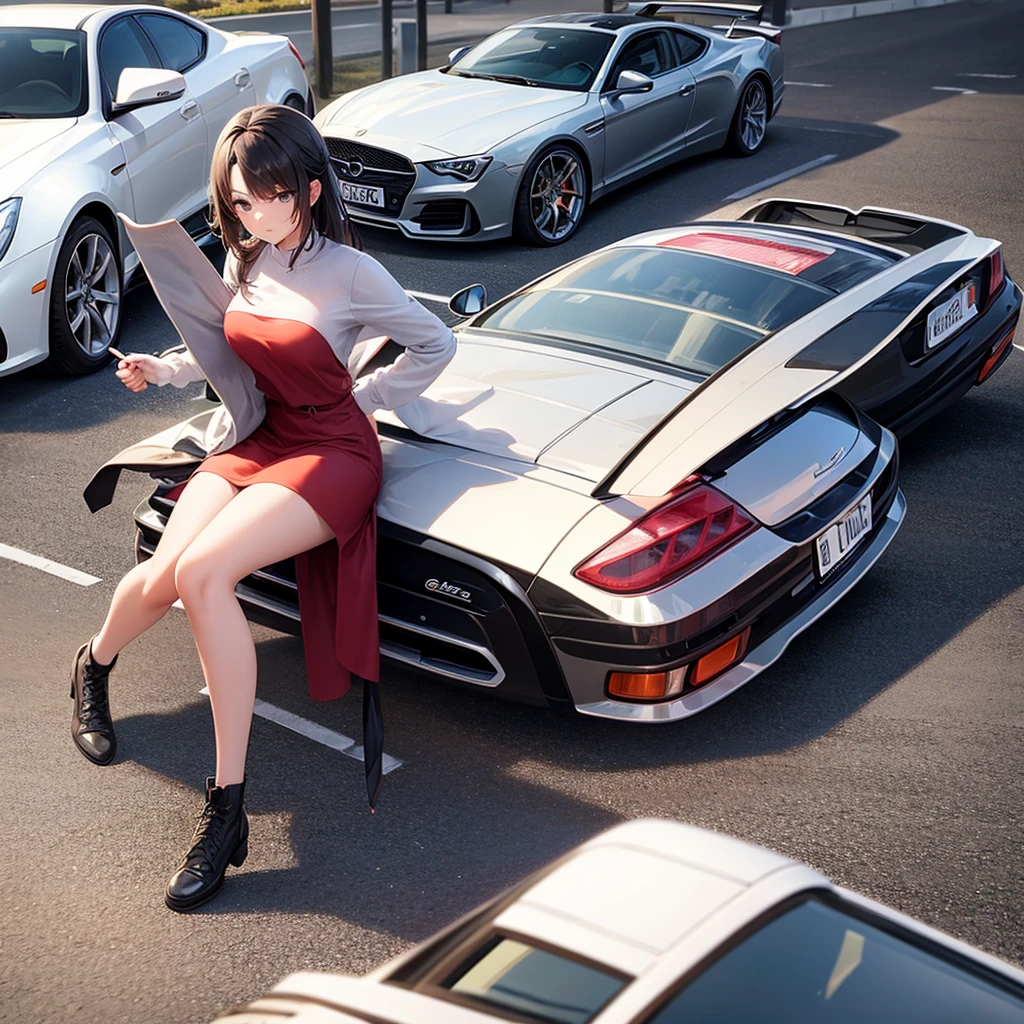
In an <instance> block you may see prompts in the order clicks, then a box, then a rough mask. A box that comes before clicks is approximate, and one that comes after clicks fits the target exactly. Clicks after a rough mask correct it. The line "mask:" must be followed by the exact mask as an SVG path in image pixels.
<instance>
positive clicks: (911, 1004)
mask: <svg viewBox="0 0 1024 1024" xmlns="http://www.w3.org/2000/svg"><path fill="white" fill-rule="evenodd" d="M879 923H880V924H881V923H882V922H879ZM1014 993H1015V987H1014V986H1013V984H1012V982H1010V981H1007V983H1006V987H1005V988H1004V987H1002V986H1001V985H1000V984H999V983H998V982H997V981H996V980H995V978H994V977H992V978H990V977H989V976H986V975H985V974H983V973H982V971H981V970H980V969H979V971H978V973H974V972H973V971H971V970H970V968H969V967H967V966H961V965H960V964H959V963H954V962H953V961H952V960H947V959H945V958H943V957H941V956H940V955H938V954H937V953H932V952H929V951H928V950H927V949H925V948H924V947H922V946H918V945H916V944H914V943H912V942H910V941H907V940H904V939H903V938H900V937H897V936H896V935H895V934H892V933H890V932H889V931H883V930H882V929H881V928H880V927H879V928H876V927H874V926H873V925H871V924H868V923H867V922H865V921H863V920H861V919H860V918H859V917H853V916H851V915H849V914H846V913H844V912H843V911H842V910H840V909H837V908H836V907H834V906H831V905H829V904H826V903H824V902H823V901H820V900H818V899H813V898H812V899H808V900H806V901H804V902H803V903H800V904H798V905H797V906H795V907H793V908H791V909H790V910H787V911H785V912H784V913H782V914H780V915H779V916H778V917H775V918H773V919H772V920H771V921H769V922H768V923H767V924H765V925H764V926H763V927H762V928H760V929H759V930H758V931H756V932H754V934H752V935H750V936H748V937H747V938H746V939H744V940H743V941H742V942H740V943H739V945H736V946H733V947H732V948H731V949H729V950H728V951H727V952H726V953H725V954H724V955H723V956H721V957H719V958H718V959H717V960H715V961H713V962H712V963H711V964H710V966H708V967H706V968H705V969H704V970H702V971H701V972H700V973H699V974H698V975H697V976H696V977H695V978H694V979H693V980H691V981H689V982H688V983H687V984H686V986H685V988H683V989H682V991H680V992H679V993H678V994H677V995H675V996H674V997H673V998H672V999H671V1000H670V1001H669V1002H668V1003H666V1004H664V1005H663V1006H662V1007H661V1008H660V1009H658V1010H657V1011H656V1012H655V1013H653V1014H652V1015H651V1016H649V1017H648V1018H646V1024H683V1022H684V1021H685V1022H687V1024H692V1022H693V1021H707V1020H728V1021H743V1022H744V1024H773V1022H776V1021H787V1022H788V1024H860V1022H863V1021H871V1022H872V1024H906V1022H907V1021H985V1022H986V1024H1021V1022H1024V993H1019V994H1014Z"/></svg>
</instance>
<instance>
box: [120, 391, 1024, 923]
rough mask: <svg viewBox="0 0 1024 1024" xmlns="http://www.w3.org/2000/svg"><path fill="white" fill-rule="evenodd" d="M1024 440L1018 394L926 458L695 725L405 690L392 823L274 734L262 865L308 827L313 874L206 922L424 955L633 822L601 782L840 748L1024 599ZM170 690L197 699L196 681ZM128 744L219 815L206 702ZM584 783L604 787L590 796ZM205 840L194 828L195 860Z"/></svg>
mask: <svg viewBox="0 0 1024 1024" xmlns="http://www.w3.org/2000/svg"><path fill="white" fill-rule="evenodd" d="M1017 421H1018V410H1017V408H1016V406H1015V402H1014V395H1013V393H1012V388H1011V387H1010V385H1009V383H1008V382H1006V381H1003V382H1000V381H999V377H998V376H997V377H996V378H994V379H993V381H992V382H990V383H989V385H987V386H986V388H985V389H984V390H982V391H977V392H973V393H972V394H971V395H970V396H969V397H967V398H965V399H964V400H962V401H960V402H959V403H958V404H956V405H955V406H954V407H953V408H952V409H950V410H949V411H947V412H946V413H944V414H942V415H941V416H940V417H939V418H938V419H937V420H936V421H934V422H932V423H930V424H926V425H925V426H924V427H922V428H920V429H919V430H918V431H917V432H916V433H914V434H912V435H911V436H910V437H909V438H907V439H906V440H905V441H904V442H903V444H902V446H901V451H902V457H903V461H902V467H903V469H902V473H903V482H904V489H905V491H906V493H907V496H908V502H909V507H910V514H909V515H908V516H907V519H906V520H905V523H904V526H903V528H902V529H901V531H900V533H899V534H898V535H897V537H896V539H895V541H894V542H893V544H892V546H891V547H890V548H889V550H888V551H887V552H886V553H885V554H884V555H883V557H882V558H881V560H880V561H879V563H878V565H877V566H876V567H875V568H874V569H873V571H872V572H871V573H870V574H869V575H868V576H867V577H866V578H865V580H863V581H862V582H861V583H860V584H859V585H858V586H857V587H856V588H855V589H854V590H853V591H852V592H851V594H850V595H848V596H847V597H846V598H844V600H843V601H842V602H840V604H838V605H837V606H836V608H835V609H833V610H832V611H831V612H830V613H829V614H827V615H826V616H825V617H824V618H823V619H821V620H819V621H818V622H817V623H815V624H814V625H812V626H811V627H810V629H808V630H807V631H806V632H805V633H803V634H802V635H801V636H800V637H798V638H797V639H796V640H795V641H794V642H793V644H792V645H791V646H790V648H789V649H788V651H787V652H786V653H785V654H784V655H783V657H782V659H781V660H780V661H779V662H778V663H776V665H774V666H773V667H772V668H770V669H768V670H767V671H766V672H764V673H763V674H762V675H761V676H759V677H757V678H756V679H755V680H754V681H752V682H751V683H750V684H749V685H748V686H746V687H745V688H744V689H742V690H740V691H739V692H738V693H736V694H734V695H732V696H731V697H729V698H727V699H726V700H724V701H722V702H720V703H719V704H717V705H715V706H713V707H712V708H710V709H708V710H707V711H705V712H703V713H702V714H699V715H697V716H695V717H693V718H691V719H688V720H685V721H683V722H679V723H674V724H671V725H664V726H656V727H638V726H631V725H624V724H618V723H610V722H605V721H599V720H594V719H587V718H582V717H568V716H562V715H558V714H556V713H555V712H552V711H548V710H545V709H540V708H533V707H528V706H523V705H514V704H506V703H502V702H499V701H496V700H494V699H492V698H489V697H487V696H486V695H484V694H481V693H479V692H476V691H470V690H461V689H457V688H454V687H451V686H447V685H443V684H435V683H432V682H428V681H424V680H419V679H415V678H412V677H406V676H401V675H395V674H393V673H390V672H389V673H388V674H387V675H386V679H385V683H384V690H383V693H384V709H385V720H386V723H387V730H388V732H387V738H386V742H385V748H386V749H387V750H388V751H389V752H390V753H392V754H394V755H395V756H398V757H400V758H402V759H403V761H404V762H405V764H404V765H403V767H402V768H401V769H399V770H398V771H396V772H394V773H392V774H390V775H388V776H387V777H386V778H385V781H384V787H383V790H382V794H381V798H380V801H379V803H378V813H377V814H376V815H374V816H371V815H370V814H369V813H368V810H367V805H366V799H365V790H364V784H363V771H362V765H361V764H360V763H358V762H355V761H353V760H351V759H348V758H345V757H342V756H341V755H339V754H338V753H336V752H335V751H332V750H330V749H328V748H325V747H322V746H320V745H318V744H314V743H312V742H309V741H307V740H304V739H300V738H298V737H296V736H295V735H294V734H291V733H288V732H286V731H285V730H283V729H281V728H280V727H279V726H277V725H273V724H271V723H268V722H265V721H263V720H261V719H256V720H255V722H254V727H253V737H252V742H251V744H250V754H249V768H248V771H249V787H248V794H247V803H248V806H249V810H250V813H251V814H253V815H254V816H255V820H256V824H255V826H254V840H253V849H254V850H259V848H260V837H259V832H260V830H261V826H260V824H259V816H260V815H263V814H279V813H287V814H289V815H291V823H290V833H289V838H290V842H291V846H292V851H293V854H294V858H295V860H296V861H297V865H296V866H295V867H294V868H288V869H283V870H264V871H261V870H254V869H252V865H251V863H250V864H247V865H246V868H245V870H243V871H240V872H239V871H232V872H230V873H229V883H228V884H227V885H226V886H225V889H224V891H223V892H222V894H221V896H219V897H218V899H217V900H216V901H214V902H213V903H211V904H210V905H209V906H208V907H207V908H204V909H203V910H201V911H199V913H206V914H223V913H239V912H242V913H245V912H252V913H256V912H264V911H281V912H288V913H303V912H316V913H321V914H323V913H330V914H334V915H337V916H338V917H339V918H341V919H344V920H348V921H354V922H357V923H359V924H360V925H363V926H365V927H368V928H373V929H380V930H384V931H386V932H389V933H391V934H394V935H398V936H401V937H402V938H403V939H406V940H408V941H416V940H419V939H422V938H424V937H425V936H426V935H428V934H430V933H431V932H432V931H433V930H435V929H436V928H438V927H440V926H441V925H443V924H445V923H447V922H448V921H450V920H451V919H453V918H454V917H455V916H457V915H458V914H461V913H464V912H466V911H468V910H469V909H471V908H472V907H473V906H475V905H476V904H477V903H479V902H480V901H482V900H483V899H485V898H487V897H490V896H492V895H494V894H495V893H497V892H499V891H500V890H502V889H504V888H506V887H507V886H509V885H511V884H513V883H515V882H517V881H518V880H520V879H522V878H523V877H525V875H526V874H527V873H528V872H530V871H532V870H534V869H536V868H538V867H540V866H542V865H543V864H544V863H546V862H547V861H549V860H550V859H552V858H553V857H556V856H558V855H560V854H562V853H564V852H565V851H566V850H568V849H569V848H571V847H572V846H573V845H575V844H576V843H578V842H580V841H582V840H584V839H586V838H588V837H589V836H591V835H593V834H595V833H596V832H598V831H600V830H602V829H604V828H607V827H609V826H611V825H612V824H614V823H615V822H617V821H618V820H620V814H619V813H618V811H612V810H610V809H609V808H607V807H604V806H601V804H600V803H599V802H598V801H599V798H600V791H601V787H600V780H599V776H600V775H609V776H624V777H626V778H627V780H628V781H629V782H631V783H632V782H635V784H636V785H637V786H638V787H639V788H640V789H641V790H644V791H649V790H650V789H651V788H652V787H653V788H655V789H657V788H659V781H658V771H659V769H661V768H662V767H664V766H674V765H695V764H701V763H705V762H716V761H728V760H732V759H739V758H753V757H762V756H766V755H771V754H775V753H780V752H783V751H786V750H789V749H791V748H794V747H798V746H800V745H801V744H805V743H808V742H811V741H813V740H815V739H817V738H819V737H821V736H823V735H824V734H826V733H828V732H829V731H830V730H832V729H834V728H836V727H837V726H839V725H841V724H842V723H843V722H844V721H845V720H846V719H848V718H849V717H850V716H851V715H853V714H854V713H855V712H857V711H858V710H859V709H860V708H862V707H863V706H864V705H865V704H866V703H868V702H869V701H870V700H871V699H872V698H874V697H875V696H876V695H878V694H880V693H881V692H883V691H884V690H886V689H887V688H888V687H889V686H890V685H892V684H893V683H894V682H896V681H897V680H898V679H900V678H901V677H902V676H903V675H905V674H906V673H908V672H909V671H910V670H912V669H913V668H914V667H915V666H916V665H918V664H919V663H920V662H922V661H923V660H925V659H927V658H929V657H930V656H931V655H933V654H934V653H935V652H936V651H937V650H938V649H940V648H941V647H943V646H944V645H945V644H947V643H949V642H950V641H952V640H953V639H954V638H955V637H956V636H957V635H958V634H959V633H961V632H962V631H963V630H964V629H965V628H967V627H968V626H969V625H970V624H971V623H972V622H973V621H974V620H975V619H977V618H978V617H979V616H980V615H982V614H983V613H984V612H985V611H986V609H988V608H989V607H991V606H992V605H994V604H995V603H997V602H998V601H1000V600H1001V599H1002V598H1004V597H1005V596H1007V595H1008V594H1010V593H1012V592H1014V591H1016V590H1017V589H1019V588H1021V587H1024V562H1021V560H1020V558H1019V557H1018V553H1017V549H1016V546H1015V543H1014V540H1013V538H1010V537H1005V536H1003V534H1002V532H1001V519H1000V513H999V501H998V495H999V494H1000V493H1001V490H1002V489H1003V488H1004V487H1005V480H1004V473H1005V469H1004V467H1005V466H1006V465H1007V460H1008V459H1010V458H1012V457H1013V454H1014V445H1015V441H1014V437H1015V428H1016V424H1017ZM965 466H969V467H970V471H969V472H968V471H965ZM257 649H258V653H259V664H260V684H259V696H260V698H261V699H263V700H266V701H268V702H270V703H272V704H275V705H277V706H279V707H284V708H286V709H288V710H290V711H292V712H294V713H296V714H299V715H301V716H303V717H306V718H310V719H313V720H315V721H316V722H318V723H319V724H321V725H325V726H327V727H328V728H331V729H335V730H337V731H340V732H342V733H345V734H346V735H350V736H354V737H357V738H358V737H359V736H360V725H359V714H360V699H359V693H358V691H357V690H356V691H353V692H352V693H351V694H349V695H348V697H346V698H344V699H342V700H340V701H332V702H326V703H322V704H313V703H312V702H310V701H309V700H308V698H307V695H306V679H305V672H304V669H303V659H302V648H301V643H300V641H299V640H298V639H296V638H293V637H285V636H279V635H273V636H272V638H271V639H268V640H263V641H262V642H260V643H259V644H258V648H257ZM190 655H191V652H190ZM194 662H195V659H194V658H191V660H190V661H189V664H190V665H192V666H193V667H192V668H190V669H189V672H190V674H191V673H195V674H196V679H197V680H198V679H199V676H198V666H197V664H193V663H194ZM166 671H167V673H168V678H169V680H170V679H179V680H180V671H181V666H168V667H167V668H166ZM969 682H970V681H969V680H965V681H964V684H965V685H969ZM171 685H173V683H172V684H171ZM199 685H200V683H199V682H198V681H197V683H196V689H197V690H198V687H199ZM118 739H119V750H120V753H119V759H123V760H134V761H136V762H137V763H139V764H141V765H143V766H145V767H146V768H149V769H150V770H152V771H154V772H158V773H160V774H162V775H165V776H168V777H170V778H174V779H177V780H179V781H181V782H183V783H184V784H186V785H188V786H191V787H194V788H195V789H196V793H197V796H196V808H197V810H198V808H199V806H200V805H201V802H202V798H201V795H200V794H201V789H202V782H203V777H204V776H205V774H206V770H207V768H206V766H210V768H209V770H211V771H212V765H213V737H212V728H211V723H210V714H209V709H208V705H207V704H206V702H205V701H203V700H202V699H201V698H197V702H196V703H195V704H194V705H191V706H189V707H188V708H187V709H186V710H184V711H182V712H178V713H175V714H173V715H170V716H166V717H160V716H141V717H135V718H130V719H127V720H124V721H119V722H118ZM296 758H297V759H298V761H296ZM579 773H583V774H585V775H593V776H595V778H594V779H593V780H591V781H586V782H584V783H583V784H581V785H574V784H573V781H572V780H573V776H574V775H575V776H577V777H578V776H579ZM675 778H676V779H678V778H679V776H678V773H676V775H675ZM617 791H621V787H619V788H618V790H617ZM594 794H596V795H594ZM661 795H662V797H664V796H665V794H661ZM766 799H770V795H769V796H768V797H766ZM672 800H674V801H675V805H674V806H673V807H672V811H673V816H675V817H678V818H679V819H681V820H684V821H685V820H688V818H689V817H690V816H691V815H690V810H691V808H694V807H696V806H698V805H699V806H703V805H705V804H706V794H701V795H700V796H699V797H695V798H694V799H693V800H692V801H691V800H690V799H689V798H688V794H687V792H686V790H685V788H680V789H679V791H678V793H676V794H673V795H669V801H670V802H671V801H672ZM189 829H190V824H189V822H187V821H182V823H181V838H182V852H184V848H185V844H186V843H187V839H188V835H189Z"/></svg>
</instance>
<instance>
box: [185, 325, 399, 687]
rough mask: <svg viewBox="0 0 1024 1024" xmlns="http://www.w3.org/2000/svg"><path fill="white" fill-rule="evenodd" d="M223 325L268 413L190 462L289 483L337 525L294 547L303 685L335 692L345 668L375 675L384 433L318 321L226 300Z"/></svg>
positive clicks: (240, 477)
mask: <svg viewBox="0 0 1024 1024" xmlns="http://www.w3.org/2000/svg"><path fill="white" fill-rule="evenodd" d="M224 334H225V337H226V338H227V341H228V344H229V345H230V346H231V347H232V349H234V351H235V352H236V353H238V355H239V357H240V358H241V359H242V360H243V361H244V362H246V363H247V364H248V365H249V366H250V367H251V368H252V370H253V373H254V374H255V377H256V386H257V387H258V388H259V389H260V391H262V392H263V393H264V395H265V396H266V400H267V414H266V417H265V419H264V420H263V422H262V423H261V424H260V426H259V427H257V428H256V430H255V431H254V432H253V433H252V434H250V435H249V436H248V437H247V438H245V439H244V440H243V441H240V442H239V443H238V444H236V445H234V446H233V447H232V448H230V449H229V450H228V451H226V452H222V453H220V454H218V455H211V456H208V457H207V458H206V459H204V460H203V462H202V463H201V464H200V465H199V467H198V469H197V470H196V472H197V473H202V472H205V473H216V474H217V475H218V476H221V477H223V478H224V479H225V480H228V481H229V482H230V483H232V484H234V485H235V486H236V487H246V486H248V485H249V484H255V483H275V484H280V485H281V486H283V487H287V488H288V489H289V490H292V491H294V492H295V493H296V494H299V495H301V496H302V497H303V498H304V499H305V500H306V501H307V502H309V504H310V505H311V506H312V507H313V508H314V509H315V510H316V512H317V513H318V514H319V515H320V516H321V518H322V519H323V520H324V521H325V522H326V523H327V524H328V526H330V528H331V530H332V531H333V533H334V539H333V540H330V541H328V542H327V543H325V544H322V545H320V546H319V547H316V548H312V549H310V550H309V551H304V552H302V553H300V554H297V555H296V556H295V569H296V582H297V584H298V590H299V612H300V615H301V618H302V638H303V643H304V645H305V654H306V670H307V673H308V676H309V689H310V696H311V697H312V698H313V699H314V700H332V699H333V698H335V697H340V696H342V695H343V694H344V693H346V692H347V690H348V688H349V686H350V685H351V678H350V674H351V673H355V674H356V675H358V676H362V677H363V678H364V679H370V680H373V681H375V682H376V681H378V680H379V678H380V647H379V642H378V635H377V546H376V540H377V536H376V513H375V501H376V498H377V492H378V491H379V490H380V483H381V473H382V464H381V450H380V442H379V441H378V439H377V436H376V434H375V433H374V430H373V428H372V427H371V426H370V423H369V421H368V419H367V417H366V415H365V414H364V413H363V412H362V411H361V410H360V408H359V406H358V405H357V404H356V401H355V398H354V397H353V396H352V393H351V392H352V380H351V378H350V376H349V373H348V370H346V369H345V367H344V366H343V365H342V364H341V363H340V362H339V361H338V359H337V357H336V356H335V354H334V352H333V351H332V349H331V347H330V345H329V344H328V342H327V340H326V339H325V338H324V337H323V335H322V334H320V333H319V332H318V331H317V330H315V329H314V328H312V327H310V326H309V325H307V324H305V323H302V322H300V321H298V320H284V319H276V318H271V317H264V316H257V315H255V314H252V313H248V312H243V311H240V310H228V312H227V314H226V315H225V317H224ZM339 395H341V396H342V397H341V398H339V397H338V396H339Z"/></svg>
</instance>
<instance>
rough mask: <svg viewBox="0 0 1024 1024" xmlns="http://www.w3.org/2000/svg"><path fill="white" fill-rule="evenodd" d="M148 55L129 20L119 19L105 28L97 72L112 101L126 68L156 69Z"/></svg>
mask: <svg viewBox="0 0 1024 1024" xmlns="http://www.w3.org/2000/svg"><path fill="white" fill-rule="evenodd" d="M151 51H152V47H151V46H150V45H149V41H148V40H147V39H146V38H145V37H144V36H143V35H142V33H141V31H140V29H139V27H138V25H136V24H135V23H134V22H133V21H132V19H131V18H120V19H119V20H117V21H115V22H114V23H113V25H109V26H108V27H107V29H106V30H105V31H104V33H103V38H102V39H101V40H100V70H101V71H102V73H103V80H104V82H106V84H107V88H108V89H109V90H110V97H111V99H115V98H116V97H117V83H118V81H119V80H120V78H121V72H122V71H124V69H125V68H155V67H157V66H158V65H157V64H156V62H155V60H153V59H151ZM152 56H153V57H155V54H153V55H152Z"/></svg>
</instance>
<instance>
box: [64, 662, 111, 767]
mask: <svg viewBox="0 0 1024 1024" xmlns="http://www.w3.org/2000/svg"><path fill="white" fill-rule="evenodd" d="M87 646H88V645H86V646H83V647H82V648H80V649H79V651H78V654H76V655H75V661H74V664H73V665H72V666H71V699H72V700H74V699H75V678H76V677H77V675H78V666H79V664H80V663H81V659H82V657H83V656H84V654H85V651H86V647H87ZM76 707H77V705H76ZM71 739H72V742H73V743H74V744H75V747H77V749H78V751H79V753H80V754H81V755H82V757H84V758H86V759H87V760H89V761H91V762H92V763H93V764H98V765H101V766H102V765H107V764H110V762H111V761H113V760H114V755H115V754H116V753H117V737H116V736H115V735H113V733H111V736H110V753H109V754H108V755H107V756H106V757H101V758H97V757H93V755H92V754H90V753H89V752H88V751H87V750H86V749H85V747H83V746H82V745H81V744H80V743H79V742H78V735H77V734H76V732H75V722H74V721H72V723H71Z"/></svg>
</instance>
